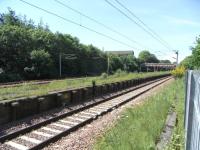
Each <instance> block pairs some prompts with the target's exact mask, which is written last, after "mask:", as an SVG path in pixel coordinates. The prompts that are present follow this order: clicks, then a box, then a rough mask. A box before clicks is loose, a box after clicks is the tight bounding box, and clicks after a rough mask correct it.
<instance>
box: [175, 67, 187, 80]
mask: <svg viewBox="0 0 200 150" xmlns="http://www.w3.org/2000/svg"><path fill="white" fill-rule="evenodd" d="M172 75H173V76H174V77H175V78H182V77H183V76H184V75H185V67H184V66H179V67H176V69H174V70H172Z"/></svg>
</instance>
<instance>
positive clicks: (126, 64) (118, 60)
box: [109, 55, 138, 73]
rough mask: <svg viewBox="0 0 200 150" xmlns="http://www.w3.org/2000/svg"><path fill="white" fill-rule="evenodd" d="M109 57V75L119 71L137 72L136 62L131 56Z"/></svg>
mask: <svg viewBox="0 0 200 150" xmlns="http://www.w3.org/2000/svg"><path fill="white" fill-rule="evenodd" d="M109 57H110V72H111V73H115V72H116V71H117V70H119V69H120V70H123V71H126V72H134V71H137V70H138V60H137V59H136V58H135V57H134V56H133V55H127V56H118V55H110V56H109Z"/></svg>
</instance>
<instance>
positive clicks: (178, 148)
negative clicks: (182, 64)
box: [166, 79, 185, 150]
mask: <svg viewBox="0 0 200 150" xmlns="http://www.w3.org/2000/svg"><path fill="white" fill-rule="evenodd" d="M177 82H179V84H177V85H176V86H177V93H176V97H177V102H176V103H174V106H175V111H176V113H177V125H176V127H175V129H174V132H173V137H172V140H171V142H170V144H169V145H168V147H167V148H166V149H167V150H184V145H185V144H184V140H185V139H184V104H185V103H184V99H185V90H184V88H185V84H184V82H183V80H181V79H179V80H178V81H177Z"/></svg>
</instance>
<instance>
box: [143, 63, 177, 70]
mask: <svg viewBox="0 0 200 150" xmlns="http://www.w3.org/2000/svg"><path fill="white" fill-rule="evenodd" d="M174 68H176V64H168V63H144V64H142V65H141V66H140V70H141V71H147V72H148V71H161V70H173V69H174Z"/></svg>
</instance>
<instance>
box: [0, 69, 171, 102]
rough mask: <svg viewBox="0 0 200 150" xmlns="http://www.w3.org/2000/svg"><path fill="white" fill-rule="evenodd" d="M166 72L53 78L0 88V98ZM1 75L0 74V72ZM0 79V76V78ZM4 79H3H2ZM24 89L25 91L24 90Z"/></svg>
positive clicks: (38, 93)
mask: <svg viewBox="0 0 200 150" xmlns="http://www.w3.org/2000/svg"><path fill="white" fill-rule="evenodd" d="M30 69H31V68H30ZM166 73H168V72H151V73H150V72H149V73H140V74H138V73H128V74H121V75H120V77H117V76H116V75H109V76H107V78H102V77H101V76H96V77H84V78H75V79H63V80H55V81H53V82H51V83H50V84H43V85H31V83H30V84H29V83H24V84H23V85H22V86H19V87H9V88H2V89H1V90H0V100H7V99H14V98H18V97H28V96H35V95H38V96H39V95H44V94H47V93H49V92H51V91H60V90H66V89H71V88H78V87H84V86H91V83H92V81H93V80H94V81H96V84H97V85H101V84H107V83H112V82H119V81H123V80H130V79H135V78H145V77H149V76H156V75H162V74H166ZM0 77H1V74H0ZM0 79H1V78H0ZM3 81H4V80H3ZM24 91H26V92H24Z"/></svg>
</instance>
